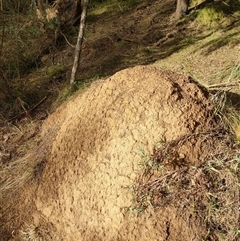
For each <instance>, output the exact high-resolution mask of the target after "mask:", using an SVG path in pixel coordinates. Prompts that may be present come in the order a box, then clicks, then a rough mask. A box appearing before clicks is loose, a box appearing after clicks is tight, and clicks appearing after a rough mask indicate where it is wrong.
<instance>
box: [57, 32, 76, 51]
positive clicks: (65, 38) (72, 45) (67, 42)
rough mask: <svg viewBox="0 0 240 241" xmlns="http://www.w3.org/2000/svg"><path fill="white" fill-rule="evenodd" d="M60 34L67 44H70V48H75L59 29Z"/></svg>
mask: <svg viewBox="0 0 240 241" xmlns="http://www.w3.org/2000/svg"><path fill="white" fill-rule="evenodd" d="M60 34H62V36H63V37H64V39H65V41H66V42H67V44H68V45H69V46H71V47H72V48H75V46H74V45H73V44H71V43H70V42H69V41H68V39H67V37H66V36H65V34H64V33H63V32H62V31H60Z"/></svg>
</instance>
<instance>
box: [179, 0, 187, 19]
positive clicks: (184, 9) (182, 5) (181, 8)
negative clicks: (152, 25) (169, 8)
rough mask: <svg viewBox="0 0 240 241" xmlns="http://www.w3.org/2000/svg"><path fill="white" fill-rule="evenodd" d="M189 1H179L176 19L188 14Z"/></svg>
mask: <svg viewBox="0 0 240 241" xmlns="http://www.w3.org/2000/svg"><path fill="white" fill-rule="evenodd" d="M188 7H189V0H177V8H176V19H180V18H182V17H184V16H185V15H186V14H187V11H188Z"/></svg>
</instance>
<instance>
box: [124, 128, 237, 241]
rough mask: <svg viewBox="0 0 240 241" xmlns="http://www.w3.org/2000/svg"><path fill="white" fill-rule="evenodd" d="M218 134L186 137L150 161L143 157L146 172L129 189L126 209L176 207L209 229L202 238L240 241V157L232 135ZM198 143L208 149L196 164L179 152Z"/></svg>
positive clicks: (166, 145) (226, 133)
mask: <svg viewBox="0 0 240 241" xmlns="http://www.w3.org/2000/svg"><path fill="white" fill-rule="evenodd" d="M220 130H221V128H219V130H210V131H208V132H205V133H198V134H195V135H188V136H183V137H181V138H179V139H178V140H174V141H171V142H169V143H165V144H164V145H163V146H162V147H160V148H157V149H156V150H155V152H154V154H153V155H152V156H151V157H150V159H151V162H150V161H149V158H148V159H147V158H145V160H147V163H146V165H145V167H147V168H145V170H144V172H143V173H141V174H140V175H139V178H138V179H137V180H136V182H135V184H134V185H133V186H131V187H130V191H131V192H132V195H133V199H132V205H131V206H130V207H128V208H127V210H128V211H131V212H133V213H135V214H137V215H139V214H140V213H141V212H143V211H144V210H146V209H147V208H154V209H156V208H158V209H159V208H160V209H161V208H165V207H166V206H174V207H176V208H178V209H179V210H181V211H180V212H181V213H182V212H190V213H191V215H192V216H194V217H195V218H196V219H199V220H200V223H201V224H202V225H203V226H205V227H206V230H208V232H207V233H206V235H205V237H198V238H203V240H215V241H223V240H224V241H237V240H239V238H240V227H239V220H240V216H239V198H240V195H239V190H240V189H239V188H240V153H239V149H238V148H237V147H236V145H235V142H234V141H233V139H232V135H231V134H230V133H229V132H226V131H220ZM196 139H197V140H196ZM196 141H202V143H205V145H204V146H203V149H204V148H205V149H206V150H205V151H203V153H202V154H201V156H199V162H198V163H195V164H194V163H191V160H190V159H189V157H187V156H181V155H182V154H181V149H182V147H183V146H186V145H188V143H195V142H196ZM209 146H214V148H210V149H209V148H207V147H209ZM210 150H211V152H209V151H210ZM189 151H190V152H191V150H189ZM192 151H193V150H192ZM154 162H155V165H153V163H154ZM149 163H151V165H149ZM158 166H161V167H162V168H161V169H156V168H155V167H158Z"/></svg>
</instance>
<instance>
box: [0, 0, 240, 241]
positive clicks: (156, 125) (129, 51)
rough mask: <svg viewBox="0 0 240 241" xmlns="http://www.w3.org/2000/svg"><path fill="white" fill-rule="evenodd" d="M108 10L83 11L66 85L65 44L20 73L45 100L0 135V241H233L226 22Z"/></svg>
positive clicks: (235, 142) (235, 23)
mask: <svg viewBox="0 0 240 241" xmlns="http://www.w3.org/2000/svg"><path fill="white" fill-rule="evenodd" d="M212 4H216V3H212ZM113 6H114V7H113ZM113 6H112V5H104V4H103V5H102V6H101V8H92V9H90V10H91V11H90V13H89V20H88V25H87V30H86V38H85V41H84V46H83V55H82V59H81V63H80V69H79V72H78V77H79V80H78V82H77V83H76V85H75V86H73V87H71V88H69V87H65V86H66V85H67V84H66V83H67V82H68V79H69V74H70V71H71V64H72V57H73V50H72V48H71V47H70V46H69V45H68V44H66V45H64V46H61V50H60V49H59V50H55V51H53V52H51V53H49V54H46V55H43V56H42V57H41V62H42V63H41V64H42V66H41V68H39V69H38V70H37V71H36V72H32V73H31V74H30V75H27V76H25V78H26V79H28V78H29V80H31V81H32V82H34V81H36V76H38V78H37V80H38V81H40V79H41V77H42V78H43V79H44V83H43V84H41V81H40V82H38V84H39V86H40V87H39V88H43V92H42V93H43V95H42V96H41V95H39V98H40V99H39V100H41V99H42V97H44V95H45V94H46V93H47V94H48V95H49V98H48V100H47V101H48V102H44V101H43V103H41V104H40V105H39V106H37V108H34V111H32V112H31V111H30V112H29V115H28V116H26V117H25V118H21V119H14V121H15V122H6V123H5V124H4V125H2V126H1V129H0V133H1V136H2V138H1V139H0V147H1V148H0V154H1V155H0V158H1V159H0V161H1V163H0V176H1V180H0V190H1V194H2V195H1V197H0V211H1V216H0V224H1V227H0V233H1V236H0V240H3V241H5V240H66V241H68V240H69V241H70V240H71V241H72V240H76V241H77V240H86V241H89V240H109V241H110V240H119V241H120V240H126V241H130V240H164V241H167V240H171V241H179V240H213V241H215V240H216V241H218V240H219V241H220V240H239V229H240V227H239V215H238V212H237V210H238V209H239V176H240V175H239V167H238V165H239V140H240V134H239V133H240V127H239V126H240V121H239V114H238V108H239V104H240V98H239V95H238V93H239V73H240V67H239V66H240V59H239V56H240V40H239V39H240V21H239V18H238V16H239V15H237V13H235V12H233V13H231V14H230V15H227V17H226V18H224V17H223V16H222V19H219V20H217V21H216V19H215V20H214V21H215V22H211V23H212V24H211V25H209V24H206V23H205V24H204V21H203V19H201V16H200V15H197V13H198V12H200V11H201V8H200V9H198V8H197V7H196V9H195V10H192V12H191V13H190V14H189V16H187V17H186V18H185V19H184V20H182V21H180V22H175V21H174V17H173V16H174V8H175V6H174V1H171V0H169V1H138V2H137V3H135V4H134V5H132V6H131V7H130V6H128V7H127V8H123V7H122V5H121V4H119V5H118V4H117V5H113ZM116 7H117V9H118V11H116ZM204 7H206V6H204ZM113 9H114V10H113ZM207 16H208V15H207ZM220 20H221V21H220ZM208 23H209V22H208ZM214 24H217V26H216V25H214ZM213 25H214V26H213ZM75 38H76V36H75V35H74V36H72V37H71V36H70V40H72V41H73V40H75ZM150 63H151V66H143V65H142V64H150ZM140 64H141V66H139V65H140ZM136 65H138V66H136ZM59 66H60V72H59V71H57V74H56V75H52V76H51V78H50V82H49V83H50V84H46V78H44V73H45V74H46V73H47V72H46V69H54V68H58V67H59ZM131 66H136V67H134V68H127V67H131ZM126 68H127V69H126ZM121 69H125V70H122V71H120V72H117V71H118V70H121ZM172 71H173V72H172ZM116 72H117V73H116ZM113 73H115V74H114V75H113V76H111V77H107V76H109V75H112V74H113ZM181 73H183V74H184V75H182V74H181ZM98 76H100V77H102V79H99V77H98ZM189 76H192V77H193V78H191V77H189ZM39 77H40V78H39ZM48 77H49V76H48ZM92 78H95V79H96V80H95V81H94V82H93V84H90V82H92V81H93V79H92ZM193 79H195V80H197V81H198V82H200V83H201V84H202V85H205V86H209V89H207V88H205V87H203V86H202V85H200V84H199V83H197V82H196V81H195V80H193ZM48 80H49V79H48ZM64 82H65V83H64ZM84 83H85V84H86V83H87V86H88V88H85V89H84V90H83V89H81V88H80V90H79V91H76V89H77V88H79V87H83V86H84V87H86V86H85V85H84ZM33 86H34V84H33ZM89 86H90V87H89ZM64 87H65V88H64ZM72 91H76V93H75V95H74V96H73V97H72V98H71V99H70V100H68V101H66V102H65V103H63V104H62V105H60V106H59V107H58V108H57V109H55V106H56V105H59V103H61V102H62V100H63V99H66V98H68V97H69V94H70V93H71V92H72ZM66 92H67V93H66ZM51 93H53V94H54V95H53V96H54V98H51V95H50V94H51ZM56 93H58V95H57V94H56ZM56 97H58V102H57V104H56V102H55V105H52V103H53V102H54V101H55V100H56ZM39 100H38V101H39ZM38 101H37V102H38ZM53 106H54V107H53ZM49 111H52V113H51V114H49ZM21 117H24V115H23V116H21ZM16 120H17V121H16Z"/></svg>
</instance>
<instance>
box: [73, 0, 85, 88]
mask: <svg viewBox="0 0 240 241" xmlns="http://www.w3.org/2000/svg"><path fill="white" fill-rule="evenodd" d="M89 2H90V0H85V2H84V6H83V10H82V14H81V20H80V25H79V32H78V39H77V44H76V47H75V55H74V62H73V67H72V74H71V79H70V84H73V83H74V82H75V80H76V72H77V69H78V66H79V61H80V55H81V50H82V42H83V35H84V30H85V23H86V16H87V9H88V4H89Z"/></svg>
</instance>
